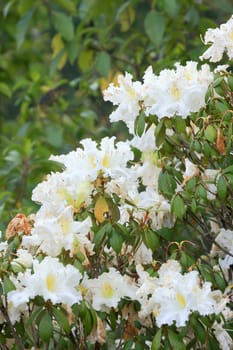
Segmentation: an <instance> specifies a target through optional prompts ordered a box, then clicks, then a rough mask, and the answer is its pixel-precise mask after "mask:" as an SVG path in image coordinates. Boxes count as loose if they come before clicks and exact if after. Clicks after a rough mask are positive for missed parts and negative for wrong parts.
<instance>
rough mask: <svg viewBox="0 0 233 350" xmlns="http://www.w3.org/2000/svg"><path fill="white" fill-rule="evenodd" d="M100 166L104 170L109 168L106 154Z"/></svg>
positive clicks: (108, 159)
mask: <svg viewBox="0 0 233 350" xmlns="http://www.w3.org/2000/svg"><path fill="white" fill-rule="evenodd" d="M102 165H103V167H105V168H109V167H110V158H109V156H108V154H105V155H104V158H103V160H102Z"/></svg>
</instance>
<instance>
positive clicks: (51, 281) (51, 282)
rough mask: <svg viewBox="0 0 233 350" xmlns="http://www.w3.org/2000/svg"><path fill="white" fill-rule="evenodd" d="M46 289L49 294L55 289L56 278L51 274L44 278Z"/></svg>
mask: <svg viewBox="0 0 233 350" xmlns="http://www.w3.org/2000/svg"><path fill="white" fill-rule="evenodd" d="M45 283H46V287H47V289H48V290H49V291H50V292H54V291H55V289H56V277H55V276H54V275H52V274H48V276H47V277H46V281H45Z"/></svg>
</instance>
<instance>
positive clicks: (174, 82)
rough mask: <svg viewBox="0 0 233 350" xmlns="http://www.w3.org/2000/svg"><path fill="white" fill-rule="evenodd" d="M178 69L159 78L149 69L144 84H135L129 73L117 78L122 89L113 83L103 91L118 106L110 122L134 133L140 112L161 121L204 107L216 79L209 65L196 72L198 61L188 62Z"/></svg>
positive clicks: (164, 73) (163, 71)
mask: <svg viewBox="0 0 233 350" xmlns="http://www.w3.org/2000/svg"><path fill="white" fill-rule="evenodd" d="M175 67H176V68H175V69H164V70H162V71H161V72H160V74H159V75H158V76H157V75H155V74H154V73H153V71H152V68H151V67H149V68H148V69H147V70H146V72H145V74H144V78H143V81H144V82H143V84H142V83H140V82H138V81H137V82H132V76H131V75H129V74H128V73H126V75H125V77H124V76H120V77H119V79H118V84H119V86H114V85H113V84H110V86H109V88H108V89H107V90H105V91H104V99H105V100H106V101H111V102H112V103H113V104H114V105H117V106H118V107H117V109H116V110H115V111H114V112H113V113H112V114H111V115H110V120H111V121H118V120H123V121H124V122H125V123H126V124H127V126H128V128H129V130H130V132H131V133H133V130H134V129H133V126H134V121H135V119H136V117H137V116H138V115H139V112H140V110H142V111H144V112H145V113H146V115H150V114H155V115H157V116H158V118H163V117H173V116H175V115H179V116H181V117H183V118H185V117H187V116H188V115H189V114H190V113H191V112H197V111H198V110H199V109H200V108H201V107H204V106H205V94H206V91H207V89H208V86H209V84H210V83H211V82H212V80H213V73H212V72H211V71H210V68H209V66H208V65H207V64H204V65H202V66H201V68H200V70H198V69H197V62H193V61H189V62H187V63H186V65H185V66H182V65H181V64H180V63H176V64H175Z"/></svg>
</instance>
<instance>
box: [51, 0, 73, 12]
mask: <svg viewBox="0 0 233 350" xmlns="http://www.w3.org/2000/svg"><path fill="white" fill-rule="evenodd" d="M53 1H54V2H55V3H57V4H58V5H59V6H61V7H62V8H63V9H64V10H66V11H68V12H69V13H70V14H71V15H73V16H74V15H75V14H76V5H75V2H74V1H72V0H53Z"/></svg>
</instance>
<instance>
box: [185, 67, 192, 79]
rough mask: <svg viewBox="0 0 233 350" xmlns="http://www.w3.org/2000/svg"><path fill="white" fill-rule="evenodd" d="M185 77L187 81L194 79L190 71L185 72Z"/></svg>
mask: <svg viewBox="0 0 233 350" xmlns="http://www.w3.org/2000/svg"><path fill="white" fill-rule="evenodd" d="M185 77H186V79H187V80H191V79H192V75H191V73H190V71H189V70H188V69H186V70H185Z"/></svg>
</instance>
